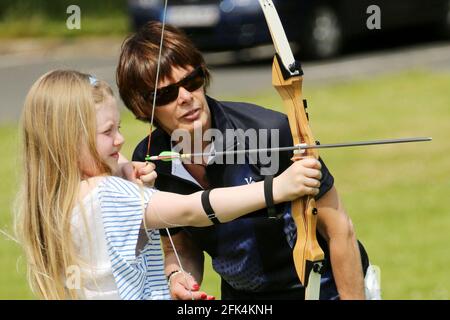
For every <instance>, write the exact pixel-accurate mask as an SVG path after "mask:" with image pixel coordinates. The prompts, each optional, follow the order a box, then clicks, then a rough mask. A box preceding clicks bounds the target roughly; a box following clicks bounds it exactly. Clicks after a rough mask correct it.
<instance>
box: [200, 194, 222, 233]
mask: <svg viewBox="0 0 450 320" xmlns="http://www.w3.org/2000/svg"><path fill="white" fill-rule="evenodd" d="M210 192H211V189H209V190H205V191H203V193H202V206H203V210H205V212H206V215H207V216H208V218H209V220H211V221H212V222H213V223H214V224H219V223H220V221H219V219H217V217H216V214H215V212H214V210H213V208H212V207H211V203H210V202H209V193H210Z"/></svg>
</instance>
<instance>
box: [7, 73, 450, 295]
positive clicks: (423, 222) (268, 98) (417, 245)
mask: <svg viewBox="0 0 450 320" xmlns="http://www.w3.org/2000/svg"><path fill="white" fill-rule="evenodd" d="M449 88H450V75H449V74H436V73H428V72H420V71H416V72H408V73H402V74H398V75H393V76H384V77H377V78H374V79H370V80H366V81H359V82H350V83H342V84H339V85H329V86H321V87H309V86H307V83H306V87H305V92H304V94H305V97H306V98H308V100H309V106H310V107H309V114H310V119H311V126H312V129H313V132H314V134H315V137H316V139H319V140H320V141H321V142H322V143H331V142H341V141H352V140H366V139H384V138H398V137H407V136H432V137H433V142H428V143H416V144H405V145H390V146H372V147H362V148H353V149H336V150H327V151H322V152H321V155H322V157H323V158H324V159H325V161H326V163H327V166H328V167H329V169H330V170H331V172H332V173H333V175H334V177H335V180H336V182H335V183H336V186H337V188H338V191H339V193H340V195H341V197H342V199H343V201H344V205H345V207H346V210H347V212H348V214H349V215H350V216H351V218H352V220H353V223H354V225H355V228H356V232H357V234H358V238H359V239H360V240H361V241H362V242H363V243H364V244H365V246H366V249H367V250H368V252H369V255H370V258H371V260H372V263H373V264H376V265H378V266H380V267H381V276H382V293H383V298H385V299H449V298H450V276H449V275H448V265H450V254H449V251H448V249H447V245H448V243H449V241H450V236H449V235H448V233H449V230H450V209H449V208H450V200H449V191H450V179H449V178H450V140H449V139H448V138H449V135H450V121H449V119H450V107H449V106H450V91H449ZM228 98H229V99H233V100H245V101H249V102H255V103H258V104H261V105H264V106H268V107H269V106H276V105H278V106H279V105H280V104H281V103H280V100H279V98H278V96H277V95H276V93H275V92H269V93H268V91H265V92H264V93H262V94H261V95H258V96H253V97H238V98H236V97H228ZM122 128H123V132H124V134H125V137H126V138H127V141H128V143H127V145H126V146H125V147H124V149H123V151H124V153H125V154H126V155H131V152H132V149H133V147H134V146H135V145H136V143H137V142H138V141H139V140H140V139H141V138H142V137H143V136H144V135H145V134H146V132H147V130H148V128H147V126H146V125H144V124H142V123H140V122H137V121H135V120H134V119H133V118H132V117H131V116H130V114H129V113H128V112H125V113H124V115H123V121H122ZM0 137H1V140H0V148H1V150H2V151H3V154H4V156H3V157H2V158H1V160H0V172H1V177H2V183H1V184H0V226H1V228H2V229H8V228H9V226H10V223H11V213H10V208H11V206H12V205H11V203H12V200H13V198H14V193H15V190H16V186H17V182H16V181H17V180H16V171H17V159H16V155H17V143H16V142H17V141H16V140H17V136H16V128H15V126H13V125H11V126H3V127H0ZM19 252H20V251H19V249H18V248H17V246H16V245H14V243H13V242H11V241H6V240H5V239H4V238H3V237H1V236H0V256H1V257H2V258H1V259H0V299H5V298H10V299H17V298H32V295H31V294H30V293H29V291H28V289H27V285H26V283H25V280H24V275H23V274H24V268H23V261H21V260H19V263H17V261H18V257H19ZM208 261H209V260H208ZM16 265H17V266H16ZM207 265H208V267H207V268H206V275H205V280H204V285H203V287H202V289H203V290H205V291H207V292H208V293H209V294H213V295H215V296H216V297H220V294H219V292H220V289H219V288H220V287H219V282H218V277H217V276H216V275H215V274H214V272H213V271H212V270H211V269H210V267H209V265H210V264H209V263H207ZM17 269H18V271H17Z"/></svg>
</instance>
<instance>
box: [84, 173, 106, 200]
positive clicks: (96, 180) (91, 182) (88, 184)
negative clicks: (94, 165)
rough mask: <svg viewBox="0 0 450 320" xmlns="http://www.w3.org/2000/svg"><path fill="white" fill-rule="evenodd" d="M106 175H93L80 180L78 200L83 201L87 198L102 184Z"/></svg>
mask: <svg viewBox="0 0 450 320" xmlns="http://www.w3.org/2000/svg"><path fill="white" fill-rule="evenodd" d="M104 179H105V177H101V176H99V177H91V178H89V179H85V180H82V181H81V182H80V187H79V190H78V200H80V201H82V200H83V199H85V198H86V197H87V196H88V195H89V194H90V193H92V192H93V191H94V190H95V189H96V188H97V187H98V186H99V184H100V182H101V181H102V180H104Z"/></svg>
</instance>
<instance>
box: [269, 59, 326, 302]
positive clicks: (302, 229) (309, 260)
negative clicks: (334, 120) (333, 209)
mask: <svg viewBox="0 0 450 320" xmlns="http://www.w3.org/2000/svg"><path fill="white" fill-rule="evenodd" d="M282 68H283V65H282V64H280V63H279V57H278V55H276V56H275V58H274V61H273V66H272V84H273V86H274V87H275V88H276V89H277V91H278V93H279V95H280V96H281V98H282V100H283V104H284V107H285V110H286V113H287V116H288V119H289V126H290V128H291V134H292V139H293V142H294V144H300V143H307V144H311V145H313V144H315V140H314V137H313V135H312V132H311V129H310V127H309V124H308V117H307V115H306V112H305V107H304V104H303V99H302V82H303V77H302V76H301V75H298V76H287V75H288V73H287V72H286V70H283V69H282ZM305 151H306V152H305V153H302V156H301V157H305V156H306V157H314V158H316V159H318V157H319V154H318V152H317V150H316V149H309V150H305ZM301 157H299V156H296V155H294V157H293V158H292V160H293V161H296V160H299V159H300V158H301ZM291 214H292V218H293V219H294V222H295V225H296V227H297V241H296V243H295V246H294V250H293V257H294V264H295V269H296V271H297V275H298V277H299V279H300V281H301V283H302V284H303V285H304V286H305V287H307V289H308V284H309V279H310V275H311V273H314V272H312V271H313V266H314V264H321V263H322V261H323V259H324V253H323V251H322V249H321V248H320V246H319V243H318V242H317V237H316V227H317V209H316V204H315V200H314V198H313V197H303V198H301V199H298V200H296V201H293V202H292V205H291ZM311 276H313V275H311ZM317 276H318V279H319V283H320V275H319V274H318V275H315V277H316V278H317ZM312 291H313V292H314V294H313V295H316V294H317V295H318V292H319V291H318V290H317V289H312ZM307 295H308V294H307ZM308 298H309V299H311V298H313V297H308ZM314 298H315V299H318V296H315V297H314Z"/></svg>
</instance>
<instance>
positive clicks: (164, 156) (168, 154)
mask: <svg viewBox="0 0 450 320" xmlns="http://www.w3.org/2000/svg"><path fill="white" fill-rule="evenodd" d="M431 140H432V138H431V137H415V138H401V139H386V140H369V141H355V142H344V143H329V144H316V145H308V144H306V143H301V144H298V145H295V146H290V147H281V148H262V149H249V150H231V151H217V152H214V151H213V152H208V153H177V152H173V151H163V152H161V153H160V154H159V155H158V156H147V157H145V161H172V160H175V159H180V160H183V159H190V158H195V157H210V156H212V157H217V156H226V155H238V154H247V153H258V152H269V151H270V152H273V151H275V152H276V151H278V152H280V151H293V150H294V153H297V154H298V153H302V152H304V150H307V149H331V148H344V147H360V146H370V145H380V144H396V143H410V142H426V141H431Z"/></svg>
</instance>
